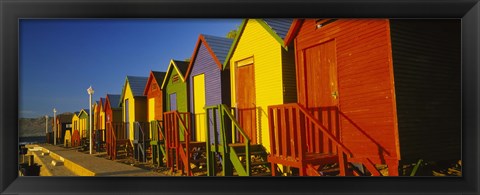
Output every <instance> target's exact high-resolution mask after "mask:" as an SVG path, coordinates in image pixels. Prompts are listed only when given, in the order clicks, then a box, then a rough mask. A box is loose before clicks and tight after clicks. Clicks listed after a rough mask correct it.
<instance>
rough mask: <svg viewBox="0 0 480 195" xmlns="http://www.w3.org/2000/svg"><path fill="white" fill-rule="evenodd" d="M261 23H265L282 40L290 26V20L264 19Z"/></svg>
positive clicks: (291, 20)
mask: <svg viewBox="0 0 480 195" xmlns="http://www.w3.org/2000/svg"><path fill="white" fill-rule="evenodd" d="M263 21H265V23H267V25H268V26H270V28H271V29H272V30H273V31H274V32H275V33H277V35H278V36H280V38H282V39H284V38H285V36H287V33H288V30H289V29H290V26H291V25H292V22H293V19H292V18H264V19H263Z"/></svg>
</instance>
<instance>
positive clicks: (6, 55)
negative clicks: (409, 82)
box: [0, 0, 480, 194]
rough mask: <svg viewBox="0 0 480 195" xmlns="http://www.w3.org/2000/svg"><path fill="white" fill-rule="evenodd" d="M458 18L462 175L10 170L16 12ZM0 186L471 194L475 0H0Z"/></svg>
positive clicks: (70, 190)
mask: <svg viewBox="0 0 480 195" xmlns="http://www.w3.org/2000/svg"><path fill="white" fill-rule="evenodd" d="M198 17H201V18H218V17H220V18H242V17H251V18H264V17H329V18H336V17H349V18H353V17H355V18H461V19H462V138H463V139H462V160H463V164H464V166H463V176H462V177H346V178H345V177H328V178H325V177H320V178H316V177H314V178H313V177H275V178H270V177H262V178H244V177H208V178H207V177H201V178H198V177H197V178H196V177H17V172H18V170H17V162H18V159H17V158H18V156H17V154H16V152H17V148H18V146H17V145H18V132H17V129H18V83H19V80H18V75H19V71H18V69H19V67H18V66H19V65H18V64H19V63H18V62H19V60H18V21H19V19H21V18H198ZM0 37H1V40H0V43H1V46H0V51H1V53H0V62H1V65H0V74H1V75H0V90H1V93H0V108H1V110H0V192H1V193H3V194H54V193H57V194H87V193H88V194H100V193H112V194H118V193H126V194H133V193H159V194H160V193H162V194H171V193H205V194H213V193H221V194H228V193H235V194H242V193H254V194H255V193H256V194H265V193H275V194H282V193H285V194H298V193H319V194H333V193H342V194H362V193H363V194H374V193H382V194H385V193H396V194H413V193H415V194H419V193H420V194H426V193H432V194H478V193H480V191H479V179H478V177H479V175H480V174H479V152H478V149H479V143H478V141H479V136H478V135H479V134H478V127H479V121H480V120H479V117H478V113H479V104H478V103H479V97H478V93H479V91H478V89H479V85H478V84H479V80H478V78H479V76H480V75H479V68H478V67H479V65H480V60H479V55H480V51H479V49H480V39H479V37H480V4H479V1H478V0H422V1H414V0H404V1H401V0H397V1H385V0H358V1H352V0H339V1H319V0H315V1H313V0H306V1H294V0H261V1H252V0H241V1H235V0H228V1H227V0H201V1H193V0H177V1H167V0H162V1H149V0H142V1H135V0H127V1H120V0H113V1H109V0H100V1H94V0H62V1H60V0H38V1H30V0H16V1H14V0H0Z"/></svg>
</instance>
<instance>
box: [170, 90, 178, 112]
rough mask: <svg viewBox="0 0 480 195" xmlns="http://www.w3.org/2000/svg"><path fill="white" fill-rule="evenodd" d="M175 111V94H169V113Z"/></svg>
mask: <svg viewBox="0 0 480 195" xmlns="http://www.w3.org/2000/svg"><path fill="white" fill-rule="evenodd" d="M174 110H177V94H176V93H172V94H170V111H174Z"/></svg>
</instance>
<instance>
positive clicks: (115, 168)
mask: <svg viewBox="0 0 480 195" xmlns="http://www.w3.org/2000/svg"><path fill="white" fill-rule="evenodd" d="M37 146H39V147H41V148H42V151H36V152H34V153H36V155H37V158H39V159H40V158H45V163H46V164H48V161H51V160H56V161H59V162H63V165H60V166H52V167H53V168H51V167H48V168H49V169H50V168H51V169H53V170H52V172H51V173H52V175H53V176H63V175H57V174H74V175H77V176H165V175H163V174H161V173H158V172H154V171H149V170H145V169H141V168H138V167H135V166H130V165H126V164H123V163H119V162H115V161H111V160H107V159H105V158H102V157H96V156H95V155H89V154H84V153H82V152H78V151H76V150H75V149H72V148H64V147H58V146H53V145H49V144H38V145H37ZM30 147H32V146H30ZM41 152H43V153H48V155H44V156H43V157H39V156H38V155H40V154H41ZM47 156H48V157H47ZM47 158H49V159H47ZM35 161H36V162H37V159H35ZM40 161H41V160H40ZM47 166H48V165H47ZM61 169H64V170H68V171H70V172H71V173H64V172H61V171H64V170H61ZM55 173H57V174H55Z"/></svg>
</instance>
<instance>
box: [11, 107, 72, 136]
mask: <svg viewBox="0 0 480 195" xmlns="http://www.w3.org/2000/svg"><path fill="white" fill-rule="evenodd" d="M66 114H72V113H70V112H66V113H62V114H59V115H57V116H61V115H66ZM52 121H53V117H49V118H48V132H52ZM18 136H19V137H34V136H45V117H43V116H42V117H38V118H19V119H18Z"/></svg>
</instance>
